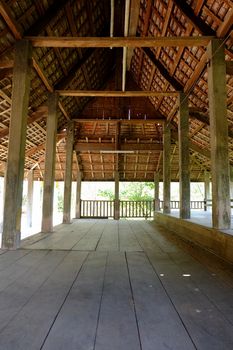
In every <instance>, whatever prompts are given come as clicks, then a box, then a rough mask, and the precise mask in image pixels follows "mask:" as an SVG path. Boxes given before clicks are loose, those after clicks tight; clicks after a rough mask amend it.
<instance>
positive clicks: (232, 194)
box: [230, 165, 233, 204]
mask: <svg viewBox="0 0 233 350" xmlns="http://www.w3.org/2000/svg"><path fill="white" fill-rule="evenodd" d="M230 198H231V199H232V200H233V166H232V165H230ZM232 204H233V203H232Z"/></svg>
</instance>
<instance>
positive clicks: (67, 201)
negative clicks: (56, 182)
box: [63, 122, 74, 224]
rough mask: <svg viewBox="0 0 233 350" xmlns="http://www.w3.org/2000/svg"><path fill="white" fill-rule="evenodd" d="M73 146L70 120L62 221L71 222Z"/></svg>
mask: <svg viewBox="0 0 233 350" xmlns="http://www.w3.org/2000/svg"><path fill="white" fill-rule="evenodd" d="M73 147H74V123H73V122H70V123H69V124H68V127H67V138H66V170H65V184H64V207H63V223H64V224H70V222H71V213H70V212H71V190H72V166H73Z"/></svg>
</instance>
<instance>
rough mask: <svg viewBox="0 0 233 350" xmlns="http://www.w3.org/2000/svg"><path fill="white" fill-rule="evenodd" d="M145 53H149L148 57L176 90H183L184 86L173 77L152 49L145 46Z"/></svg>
mask: <svg viewBox="0 0 233 350" xmlns="http://www.w3.org/2000/svg"><path fill="white" fill-rule="evenodd" d="M143 52H144V54H146V55H147V57H148V58H149V59H150V60H151V62H152V63H153V64H154V65H155V66H156V68H158V70H159V72H160V73H161V74H162V76H163V77H164V78H165V79H166V80H167V82H168V83H169V84H170V85H171V86H172V87H173V88H174V89H175V90H176V91H183V86H182V85H181V84H180V83H179V82H178V81H177V80H176V79H175V78H174V77H172V76H171V75H170V74H169V73H168V71H167V70H166V68H165V67H164V65H163V64H162V63H161V62H160V61H159V60H157V59H156V58H155V56H154V54H153V52H152V51H151V49H149V48H147V47H145V48H144V49H143Z"/></svg>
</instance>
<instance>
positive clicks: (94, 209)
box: [81, 200, 114, 218]
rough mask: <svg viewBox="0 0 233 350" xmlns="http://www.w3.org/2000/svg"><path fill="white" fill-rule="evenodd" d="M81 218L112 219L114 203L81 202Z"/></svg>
mask: <svg viewBox="0 0 233 350" xmlns="http://www.w3.org/2000/svg"><path fill="white" fill-rule="evenodd" d="M81 217H82V218H113V217H114V201H99V200H81Z"/></svg>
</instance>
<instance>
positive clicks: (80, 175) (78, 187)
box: [75, 171, 82, 219]
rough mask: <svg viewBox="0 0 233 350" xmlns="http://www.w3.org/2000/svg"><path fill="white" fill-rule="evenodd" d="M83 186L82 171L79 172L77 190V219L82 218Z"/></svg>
mask: <svg viewBox="0 0 233 350" xmlns="http://www.w3.org/2000/svg"><path fill="white" fill-rule="evenodd" d="M81 187H82V172H81V171H78V173H77V190H76V215H75V217H76V219H80V218H81Z"/></svg>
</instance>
